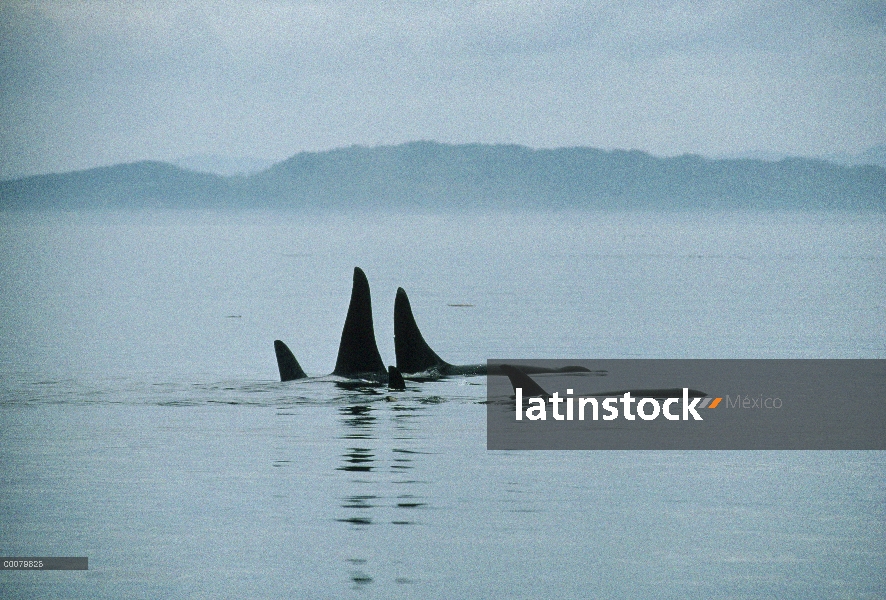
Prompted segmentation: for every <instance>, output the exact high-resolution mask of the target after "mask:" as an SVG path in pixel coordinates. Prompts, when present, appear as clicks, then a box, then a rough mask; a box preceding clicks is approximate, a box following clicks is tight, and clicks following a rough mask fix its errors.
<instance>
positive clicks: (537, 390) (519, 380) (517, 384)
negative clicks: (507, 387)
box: [499, 365, 548, 398]
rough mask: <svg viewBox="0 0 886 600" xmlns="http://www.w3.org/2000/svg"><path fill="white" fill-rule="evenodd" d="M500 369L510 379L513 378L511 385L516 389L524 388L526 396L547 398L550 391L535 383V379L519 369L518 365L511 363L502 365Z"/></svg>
mask: <svg viewBox="0 0 886 600" xmlns="http://www.w3.org/2000/svg"><path fill="white" fill-rule="evenodd" d="M499 370H500V371H501V372H502V373H503V374H505V375H507V376H508V379H510V380H511V387H513V388H514V390H516V389H517V388H522V389H523V395H524V396H538V397H540V398H547V397H548V393H547V392H546V391H544V390H543V389H542V387H541V386H540V385H538V384H537V383H535V380H534V379H532V377H530V376H529V375H527V374H526V373H524V372H523V371H521V370H520V369H518V368H517V367H512V366H511V365H501V366H500V367H499Z"/></svg>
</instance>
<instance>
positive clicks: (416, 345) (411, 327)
mask: <svg viewBox="0 0 886 600" xmlns="http://www.w3.org/2000/svg"><path fill="white" fill-rule="evenodd" d="M394 351H395V352H396V354H397V368H398V369H399V370H400V371H401V372H402V373H421V372H424V371H429V370H431V369H433V368H435V367H448V366H450V365H449V363H447V362H446V361H444V360H443V359H442V358H440V357H439V356H437V353H436V352H434V351H433V350H431V347H430V346H428V343H427V342H426V341H425V338H423V337H422V335H421V331H419V330H418V325H416V324H415V317H413V316H412V306H410V305H409V297H407V296H406V291H405V290H404V289H403V288H397V298H396V300H394Z"/></svg>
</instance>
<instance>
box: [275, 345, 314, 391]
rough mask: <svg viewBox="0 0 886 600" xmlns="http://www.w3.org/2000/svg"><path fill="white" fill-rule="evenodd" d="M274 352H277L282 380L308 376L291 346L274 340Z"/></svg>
mask: <svg viewBox="0 0 886 600" xmlns="http://www.w3.org/2000/svg"><path fill="white" fill-rule="evenodd" d="M274 352H275V353H276V354H277V368H279V369H280V381H292V380H293V379H302V378H303V377H307V375H305V372H304V371H302V369H301V365H299V364H298V361H297V360H295V355H294V354H292V350H290V349H289V346H287V345H286V344H284V343H283V342H281V341H280V340H274Z"/></svg>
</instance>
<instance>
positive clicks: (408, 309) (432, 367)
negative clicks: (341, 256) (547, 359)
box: [394, 288, 602, 377]
mask: <svg viewBox="0 0 886 600" xmlns="http://www.w3.org/2000/svg"><path fill="white" fill-rule="evenodd" d="M394 352H395V353H396V355H397V368H398V369H400V372H401V373H406V374H415V373H421V374H423V375H429V376H436V377H446V376H448V375H487V374H488V375H503V374H504V373H502V372H500V371H499V370H498V369H497V368H495V369H494V370H493V372H488V368H487V366H486V365H485V364H479V365H453V364H450V363H448V362H446V361H445V360H443V359H442V358H440V357H439V356H438V355H437V353H436V352H434V351H433V350H431V347H430V346H429V345H428V343H427V342H426V341H425V338H424V336H422V334H421V331H419V329H418V325H417V324H416V322H415V317H414V316H413V314H412V305H410V303H409V296H407V295H406V290H404V289H403V288H397V297H396V298H395V300H394ZM523 371H524V372H525V373H595V374H601V373H602V372H596V371H593V372H592V371H591V370H590V369H588V368H586V367H578V366H566V367H561V368H559V369H549V368H545V367H529V366H527V367H525V368H524V369H523Z"/></svg>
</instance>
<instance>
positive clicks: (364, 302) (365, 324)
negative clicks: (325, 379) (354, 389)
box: [332, 267, 388, 378]
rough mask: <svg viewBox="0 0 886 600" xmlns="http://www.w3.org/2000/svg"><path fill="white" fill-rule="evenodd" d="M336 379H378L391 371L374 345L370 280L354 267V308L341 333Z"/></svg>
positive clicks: (352, 304) (336, 363) (350, 310)
mask: <svg viewBox="0 0 886 600" xmlns="http://www.w3.org/2000/svg"><path fill="white" fill-rule="evenodd" d="M332 374H333V375H338V376H340V377H362V376H367V375H369V376H372V377H375V378H377V377H378V376H379V375H384V377H385V378H386V377H387V375H388V370H387V369H386V368H385V363H384V361H382V359H381V354H380V353H379V351H378V346H377V345H376V343H375V328H374V326H373V324H372V300H371V298H370V296H369V280H368V279H366V274H365V273H364V272H363V270H362V269H360V267H354V285H353V287H352V288H351V304H350V305H349V306H348V316H347V317H346V318H345V326H344V328H342V332H341V342H339V345H338V358H337V359H336V361H335V369H334V370H333V371H332Z"/></svg>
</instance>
